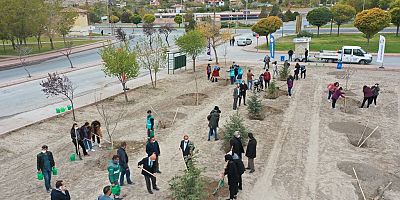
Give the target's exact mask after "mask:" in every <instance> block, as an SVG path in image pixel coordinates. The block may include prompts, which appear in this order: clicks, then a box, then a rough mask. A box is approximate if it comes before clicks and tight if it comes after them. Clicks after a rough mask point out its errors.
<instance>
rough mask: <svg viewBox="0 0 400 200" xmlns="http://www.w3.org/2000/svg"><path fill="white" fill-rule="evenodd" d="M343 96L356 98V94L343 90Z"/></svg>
mask: <svg viewBox="0 0 400 200" xmlns="http://www.w3.org/2000/svg"><path fill="white" fill-rule="evenodd" d="M344 93H345V94H344V95H345V96H346V97H347V96H357V94H356V93H354V92H352V91H351V90H345V91H344Z"/></svg>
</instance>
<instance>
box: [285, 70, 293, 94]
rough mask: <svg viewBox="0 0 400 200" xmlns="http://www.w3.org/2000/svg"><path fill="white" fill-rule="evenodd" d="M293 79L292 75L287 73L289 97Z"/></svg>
mask: <svg viewBox="0 0 400 200" xmlns="http://www.w3.org/2000/svg"><path fill="white" fill-rule="evenodd" d="M293 79H294V78H293V76H292V75H289V77H288V78H287V80H286V83H287V87H288V96H289V98H292V88H293Z"/></svg>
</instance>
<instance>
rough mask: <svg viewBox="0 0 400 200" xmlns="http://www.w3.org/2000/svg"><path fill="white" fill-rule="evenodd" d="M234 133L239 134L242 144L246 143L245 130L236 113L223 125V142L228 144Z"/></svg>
mask: <svg viewBox="0 0 400 200" xmlns="http://www.w3.org/2000/svg"><path fill="white" fill-rule="evenodd" d="M235 131H239V132H240V136H241V137H240V138H241V139H242V142H247V137H248V136H247V133H248V131H247V128H246V127H245V126H244V123H243V118H242V117H241V116H240V114H239V113H236V114H234V115H232V116H230V117H229V120H228V121H227V123H226V124H225V125H224V140H225V142H226V143H228V144H229V140H230V139H231V138H232V137H233V133H235Z"/></svg>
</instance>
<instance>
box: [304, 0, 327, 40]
mask: <svg viewBox="0 0 400 200" xmlns="http://www.w3.org/2000/svg"><path fill="white" fill-rule="evenodd" d="M306 18H307V21H308V22H310V24H312V25H314V26H317V27H318V31H317V35H318V36H319V28H320V27H321V26H323V25H325V24H327V23H328V22H330V21H331V19H332V13H331V11H330V10H329V9H328V8H326V7H321V8H315V9H313V10H311V11H310V12H308V13H307V16H306Z"/></svg>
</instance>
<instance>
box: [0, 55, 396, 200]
mask: <svg viewBox="0 0 400 200" xmlns="http://www.w3.org/2000/svg"><path fill="white" fill-rule="evenodd" d="M238 64H240V62H239V63H238ZM252 70H253V71H255V72H256V73H255V74H260V73H261V71H262V69H261V65H260V66H259V67H254V68H252ZM223 71H226V69H223ZM245 71H247V69H246V70H245ZM196 73H197V77H198V87H199V93H201V94H200V95H199V96H198V97H199V105H198V106H196V101H195V97H196V95H195V93H196V90H195V80H194V74H193V72H190V71H186V72H183V71H181V72H179V71H177V73H176V74H175V75H170V76H168V77H167V78H166V79H163V80H160V81H158V84H157V85H158V88H157V89H152V88H151V87H150V86H143V87H140V88H137V89H134V90H130V91H129V98H130V99H131V100H133V99H134V101H132V102H130V103H129V104H128V105H127V106H125V110H126V112H127V116H126V118H124V119H123V120H122V121H121V123H120V124H119V125H118V127H117V129H116V133H115V139H116V141H117V143H118V142H120V141H128V155H129V165H130V168H131V173H132V175H131V176H132V178H133V182H134V185H129V186H124V187H122V193H123V194H125V195H126V197H125V199H127V200H134V199H169V198H170V195H171V193H170V192H169V191H168V187H169V186H168V183H167V182H168V181H169V180H170V179H172V178H173V177H174V176H176V175H180V174H182V172H183V170H184V168H185V164H184V162H183V160H182V157H181V153H180V152H179V150H178V147H179V142H180V140H181V139H182V136H183V135H184V134H188V135H189V136H190V139H191V140H192V141H193V142H194V144H195V145H196V149H197V150H198V153H197V157H198V163H199V167H201V168H203V169H204V173H203V174H204V176H206V177H207V178H208V179H209V180H210V182H211V184H209V187H208V188H207V191H210V188H212V187H213V185H216V181H217V180H218V174H219V173H220V172H221V171H222V170H223V166H224V164H225V163H224V160H223V158H224V152H223V151H222V150H221V146H222V143H223V142H222V141H221V140H220V141H217V142H216V141H209V142H208V141H207V134H208V127H207V119H206V117H207V115H208V113H209V112H210V111H211V110H212V109H213V108H214V106H215V105H218V106H219V107H220V109H221V111H222V113H221V119H220V127H223V125H224V124H225V123H226V120H228V119H229V116H230V115H232V114H234V113H235V112H236V111H233V110H232V89H233V86H231V85H229V84H226V80H220V82H218V83H211V82H209V81H207V80H206V76H205V74H204V70H203V66H202V67H201V68H200V67H199V68H198V72H196ZM399 73H400V72H393V71H371V70H357V72H356V73H355V74H354V75H353V76H352V77H351V79H350V81H349V87H348V89H349V91H348V93H349V95H350V96H349V97H350V98H349V99H347V100H346V107H344V101H343V100H340V101H338V107H339V108H338V109H336V110H332V109H331V108H330V103H329V102H328V101H327V100H326V85H327V84H328V83H329V82H335V81H339V82H340V83H341V84H342V85H344V82H345V80H343V79H338V78H341V76H339V75H338V74H340V73H338V72H336V70H335V69H333V68H328V67H311V66H310V67H308V68H307V79H305V80H299V81H295V83H294V95H293V97H292V98H291V99H289V98H288V97H287V96H280V97H278V98H277V99H267V98H265V97H263V98H262V102H263V104H264V105H265V106H266V107H265V109H264V110H265V112H266V117H265V119H264V120H263V121H258V120H249V119H248V115H247V110H246V109H245V107H243V106H241V107H240V108H239V111H238V112H239V113H240V114H241V115H242V117H243V118H244V119H245V125H246V126H247V127H248V129H249V130H250V131H251V132H253V134H254V135H255V137H256V139H257V141H258V146H257V158H256V160H255V165H256V172H254V173H253V174H250V173H248V171H246V172H245V174H244V175H243V181H244V185H243V186H244V188H243V191H240V192H239V196H238V199H249V200H251V199H271V200H272V199H282V200H288V199H293V200H297V199H307V200H309V199H316V200H325V199H326V200H340V199H343V200H351V199H355V200H356V199H362V196H361V193H360V190H359V188H358V185H357V183H356V181H355V177H354V174H353V170H352V168H353V167H354V169H355V170H356V171H357V173H358V177H359V179H360V181H361V186H362V188H363V190H364V193H365V194H366V196H367V198H372V197H374V196H375V195H376V193H377V189H378V187H382V186H383V187H384V185H386V184H387V183H389V182H393V183H392V185H391V187H390V188H389V189H388V190H387V191H386V192H385V199H389V200H398V199H400V172H399V170H398V169H399V167H400V162H399V157H400V153H399V152H398V149H399V148H400V138H399V137H397V135H398V133H397V130H398V129H399V128H400V118H399V111H400V102H399V101H400V90H399V89H398V83H399V78H398V77H399ZM222 76H223V78H226V73H225V72H224V73H223V75H222ZM244 77H246V76H244ZM376 82H378V83H380V86H381V94H380V96H379V97H378V107H374V106H371V107H370V108H369V109H366V108H364V109H360V108H358V107H359V106H360V105H359V103H360V101H361V100H362V86H363V85H365V84H366V85H373V84H374V83H376ZM277 84H278V86H279V87H280V89H282V90H286V85H285V84H286V83H285V82H282V81H278V82H277ZM262 93H265V92H262ZM250 95H252V94H251V93H248V96H250ZM262 96H264V95H262ZM123 102H124V97H123V96H122V95H121V96H116V97H114V98H111V99H108V100H106V101H104V104H105V105H106V106H107V107H112V108H113V109H112V112H116V111H117V110H118V109H117V108H118V107H119V106H121V104H122V103H123ZM151 107H153V108H154V110H155V111H156V112H157V114H155V115H154V116H155V118H156V124H158V121H160V120H161V122H163V123H162V124H160V125H159V127H158V129H157V130H156V138H157V139H158V141H159V143H160V148H161V156H160V170H161V171H162V174H158V185H159V187H160V188H161V190H160V191H156V192H155V194H154V195H149V194H148V193H147V191H146V189H145V182H144V178H143V177H142V175H141V174H140V170H138V169H137V168H136V163H137V162H138V161H139V160H141V159H142V158H143V157H144V156H145V149H144V146H143V145H144V143H145V142H146V130H145V123H146V119H145V118H146V111H147V110H149V109H150V108H151ZM175 113H177V114H176V119H175V121H174V120H173V118H174V116H175ZM77 118H78V122H79V124H82V123H84V122H85V121H92V120H94V119H98V120H101V118H100V116H99V114H98V112H97V109H96V107H95V106H88V107H85V108H82V109H79V110H78V111H77ZM173 121H174V123H172V122H173ZM72 123H73V122H72V117H71V115H70V114H66V115H64V116H59V117H58V118H53V119H50V120H47V121H45V122H41V123H37V124H34V125H31V126H28V127H26V128H24V129H21V130H19V131H16V132H13V133H11V134H8V135H6V136H3V137H1V138H0V152H1V154H2V156H1V157H0V168H1V169H2V170H1V171H0V177H1V179H0V188H1V189H0V190H1V193H2V196H3V197H4V198H5V199H16V200H17V199H18V200H19V199H35V200H41V199H50V198H49V195H48V194H47V193H46V192H45V189H44V184H43V181H38V180H37V179H36V154H37V153H39V151H40V147H41V146H42V145H43V144H47V145H48V146H49V150H50V151H52V152H53V154H54V157H55V160H56V166H57V168H58V169H59V175H58V176H53V177H52V184H54V182H55V180H59V179H62V180H64V181H65V182H66V184H67V187H68V188H69V190H70V194H71V196H72V199H85V200H86V199H93V200H94V199H96V197H97V196H98V195H100V194H101V190H102V188H103V187H104V186H105V185H107V184H108V177H107V171H106V165H107V162H108V160H109V159H110V157H111V155H112V154H113V153H115V150H113V151H110V150H107V146H108V145H103V146H102V148H98V147H95V149H96V151H95V152H91V153H90V156H89V157H85V158H84V160H83V161H75V162H71V161H69V155H70V154H71V153H73V152H74V147H73V144H72V142H71V139H70V134H69V130H70V128H71V126H72ZM376 126H379V127H378V129H377V131H376V132H375V133H374V134H373V135H372V136H371V137H369V139H368V140H367V142H366V143H365V145H363V147H362V148H358V147H356V146H354V144H355V143H357V142H358V139H359V138H360V137H361V134H362V132H364V129H365V134H368V135H369V134H370V133H371V132H372V130H373V129H374V128H375V127H376ZM365 127H366V128H365ZM220 133H221V129H219V134H220ZM103 134H106V133H105V130H104V129H103ZM219 137H220V138H222V135H219ZM365 138H366V136H364V137H363V139H365ZM244 162H245V165H247V159H244ZM227 195H228V192H227V189H226V186H225V188H224V190H222V191H221V192H220V193H219V195H217V196H211V197H210V196H209V197H207V199H226V198H227Z"/></svg>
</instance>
